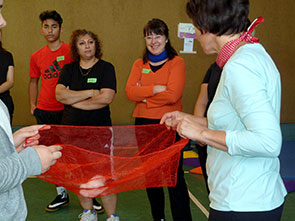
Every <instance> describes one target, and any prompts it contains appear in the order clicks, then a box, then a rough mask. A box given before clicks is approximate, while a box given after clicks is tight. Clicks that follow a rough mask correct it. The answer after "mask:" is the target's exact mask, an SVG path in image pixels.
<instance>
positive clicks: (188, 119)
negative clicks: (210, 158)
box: [176, 115, 207, 143]
mask: <svg viewBox="0 0 295 221" xmlns="http://www.w3.org/2000/svg"><path fill="white" fill-rule="evenodd" d="M206 129H207V127H204V126H203V125H202V124H200V122H199V119H198V117H194V116H192V115H187V116H185V117H183V118H182V119H181V120H180V121H179V123H178V125H177V129H176V130H177V132H178V134H179V136H181V137H182V138H188V139H190V140H194V141H198V142H199V143H203V142H202V141H203V137H202V132H203V131H204V130H206Z"/></svg>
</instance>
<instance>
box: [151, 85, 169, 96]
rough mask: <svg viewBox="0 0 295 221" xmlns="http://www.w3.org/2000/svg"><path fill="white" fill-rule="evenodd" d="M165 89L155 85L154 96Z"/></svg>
mask: <svg viewBox="0 0 295 221" xmlns="http://www.w3.org/2000/svg"><path fill="white" fill-rule="evenodd" d="M166 88H167V86H166V85H155V86H154V95H155V94H158V93H161V92H163V91H165V90H166Z"/></svg>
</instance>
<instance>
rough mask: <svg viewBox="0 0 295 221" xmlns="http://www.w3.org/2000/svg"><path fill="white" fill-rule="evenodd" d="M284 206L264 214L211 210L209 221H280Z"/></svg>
mask: <svg viewBox="0 0 295 221" xmlns="http://www.w3.org/2000/svg"><path fill="white" fill-rule="evenodd" d="M283 208H284V204H282V205H281V206H280V207H278V208H276V209H274V210H270V211H264V212H233V211H230V212H224V211H217V210H214V209H211V208H210V215H209V221H256V220H257V221H258V220H259V221H280V220H281V216H282V213H283Z"/></svg>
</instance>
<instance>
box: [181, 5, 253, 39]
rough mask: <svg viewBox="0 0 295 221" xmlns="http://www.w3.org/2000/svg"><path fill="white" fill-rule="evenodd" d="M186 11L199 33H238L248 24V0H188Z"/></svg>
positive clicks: (218, 34) (219, 34)
mask: <svg viewBox="0 0 295 221" xmlns="http://www.w3.org/2000/svg"><path fill="white" fill-rule="evenodd" d="M186 13H187V14H188V16H189V17H190V18H191V19H192V22H193V23H194V25H195V26H196V27H197V28H198V29H199V30H200V31H201V33H204V32H205V33H206V32H209V33H212V34H216V35H217V36H221V35H231V34H238V33H241V32H244V31H246V30H247V28H248V27H249V25H250V21H249V19H248V14H249V0H206V1H204V0H189V1H188V3H187V4H186Z"/></svg>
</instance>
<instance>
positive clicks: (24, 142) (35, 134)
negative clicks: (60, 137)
mask: <svg viewBox="0 0 295 221" xmlns="http://www.w3.org/2000/svg"><path fill="white" fill-rule="evenodd" d="M41 128H42V130H48V129H50V126H49V125H46V126H44V125H34V126H29V127H23V128H21V129H19V130H17V131H16V132H14V133H13V141H14V145H15V147H16V150H17V152H21V151H22V150H23V149H24V148H25V147H26V146H34V145H37V144H38V143H39V141H38V140H39V138H40V135H39V129H41ZM27 138H28V139H27Z"/></svg>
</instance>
